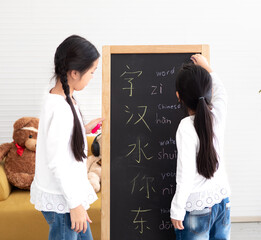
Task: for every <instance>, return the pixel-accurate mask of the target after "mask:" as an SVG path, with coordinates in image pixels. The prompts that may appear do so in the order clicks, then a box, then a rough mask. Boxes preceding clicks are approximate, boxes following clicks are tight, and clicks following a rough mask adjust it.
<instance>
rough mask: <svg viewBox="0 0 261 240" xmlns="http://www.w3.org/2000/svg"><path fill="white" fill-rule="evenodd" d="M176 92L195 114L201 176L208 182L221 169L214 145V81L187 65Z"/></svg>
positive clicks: (180, 75) (196, 66)
mask: <svg viewBox="0 0 261 240" xmlns="http://www.w3.org/2000/svg"><path fill="white" fill-rule="evenodd" d="M176 91H177V92H178V93H179V98H180V100H181V102H182V103H183V104H184V105H185V106H186V107H187V108H189V109H191V110H192V111H194V112H195V119H194V127H195V129H196V132H197V134H198V137H199V142H200V146H199V152H198V154H197V170H198V173H199V174H200V175H202V176H204V177H205V178H207V179H210V178H211V177H213V175H214V173H215V171H216V170H217V169H218V158H217V153H216V150H215V148H214V145H213V139H214V131H213V115H212V113H211V107H212V106H211V98H212V78H211V75H210V74H209V72H208V71H207V70H206V69H204V68H203V67H201V66H199V65H195V64H185V65H183V67H182V68H181V69H180V71H179V73H178V75H177V81H176Z"/></svg>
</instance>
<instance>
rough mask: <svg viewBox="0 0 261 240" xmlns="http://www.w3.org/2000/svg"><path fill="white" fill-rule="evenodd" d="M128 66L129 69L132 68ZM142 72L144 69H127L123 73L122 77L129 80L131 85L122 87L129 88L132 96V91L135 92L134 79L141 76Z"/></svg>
mask: <svg viewBox="0 0 261 240" xmlns="http://www.w3.org/2000/svg"><path fill="white" fill-rule="evenodd" d="M126 67H127V68H128V70H130V67H129V66H128V65H126ZM141 74H142V71H131V70H130V71H125V72H124V73H122V74H121V76H120V77H123V79H124V80H125V81H128V83H129V84H130V86H129V87H125V88H122V89H123V90H129V96H130V97H132V92H133V89H134V87H133V80H134V79H135V78H138V77H140V75H141Z"/></svg>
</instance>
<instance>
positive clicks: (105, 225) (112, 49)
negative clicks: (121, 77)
mask: <svg viewBox="0 0 261 240" xmlns="http://www.w3.org/2000/svg"><path fill="white" fill-rule="evenodd" d="M191 52H193V53H200V54H202V55H203V56H205V57H206V58H207V60H208V61H209V62H210V53H209V45H205V44H202V45H154V46H153V45H152V46H149V45H148V46H145V45H144V46H142V45H137V46H103V49H102V117H103V118H105V121H104V122H103V126H102V135H103V136H102V146H104V147H103V148H102V179H101V183H102V193H101V197H102V206H101V240H110V136H111V135H110V126H111V122H110V120H111V94H110V93H111V55H112V54H150V53H151V54H157V53H161V54H162V53H191ZM105 146H106V147H105Z"/></svg>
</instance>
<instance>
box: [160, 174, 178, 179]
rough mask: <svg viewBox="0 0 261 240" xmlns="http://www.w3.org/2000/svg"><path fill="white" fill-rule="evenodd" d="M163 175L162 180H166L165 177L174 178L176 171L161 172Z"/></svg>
mask: <svg viewBox="0 0 261 240" xmlns="http://www.w3.org/2000/svg"><path fill="white" fill-rule="evenodd" d="M161 177H162V180H164V179H165V178H174V177H176V173H175V172H166V173H161Z"/></svg>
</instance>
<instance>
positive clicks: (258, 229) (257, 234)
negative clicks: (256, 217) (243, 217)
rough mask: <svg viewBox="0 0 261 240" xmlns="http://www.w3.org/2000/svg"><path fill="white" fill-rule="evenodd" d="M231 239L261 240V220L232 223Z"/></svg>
mask: <svg viewBox="0 0 261 240" xmlns="http://www.w3.org/2000/svg"><path fill="white" fill-rule="evenodd" d="M231 240H261V222H257V223H232V227H231Z"/></svg>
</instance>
